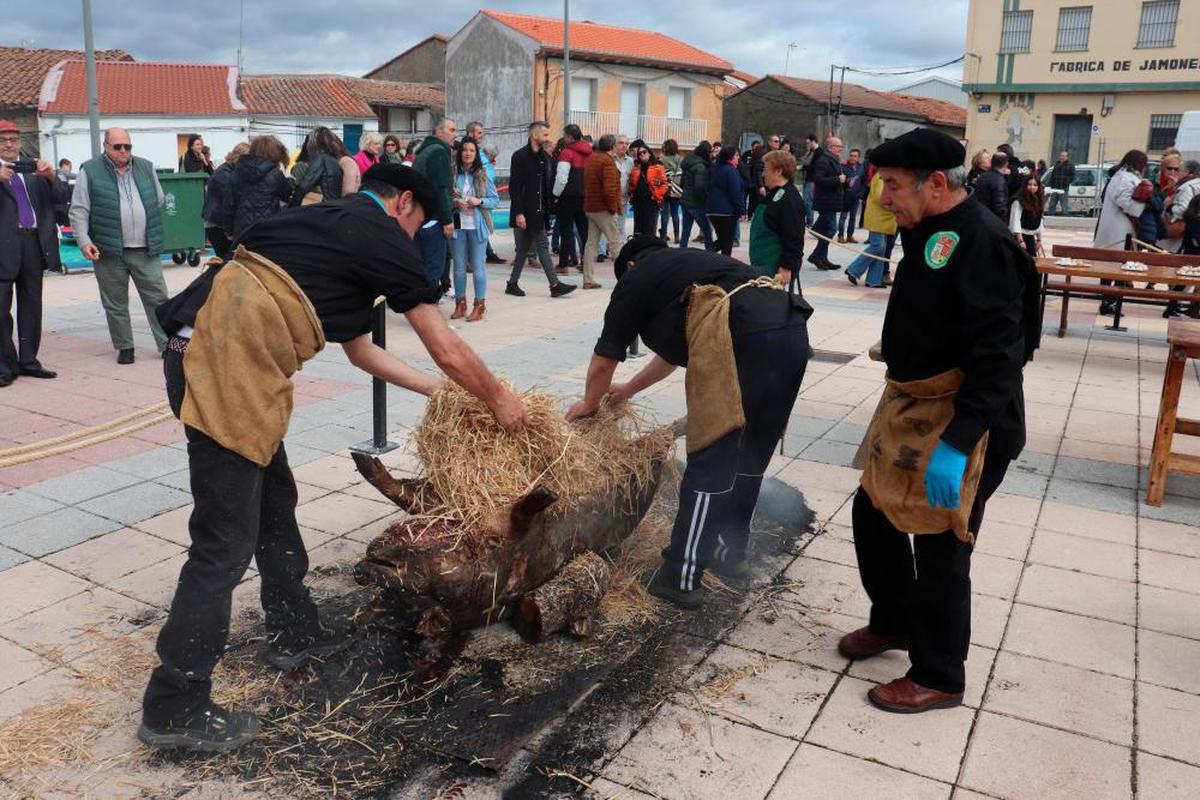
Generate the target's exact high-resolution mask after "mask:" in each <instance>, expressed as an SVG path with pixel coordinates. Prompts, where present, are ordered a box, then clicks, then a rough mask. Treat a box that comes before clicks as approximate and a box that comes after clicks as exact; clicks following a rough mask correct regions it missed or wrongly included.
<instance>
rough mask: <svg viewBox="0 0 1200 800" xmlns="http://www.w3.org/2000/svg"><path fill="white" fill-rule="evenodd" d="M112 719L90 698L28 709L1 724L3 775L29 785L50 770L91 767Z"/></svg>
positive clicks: (109, 710)
mask: <svg viewBox="0 0 1200 800" xmlns="http://www.w3.org/2000/svg"><path fill="white" fill-rule="evenodd" d="M111 716H112V714H111V709H110V708H108V707H106V706H104V705H103V704H100V703H97V702H96V701H95V700H94V699H88V698H76V699H74V700H68V701H66V702H63V703H47V704H45V705H41V706H36V707H34V708H30V709H26V710H25V711H24V712H22V713H21V714H18V715H17V716H15V717H12V718H11V719H8V720H6V721H5V722H4V723H3V724H0V775H3V776H4V778H5V779H6V780H11V781H14V782H16V781H20V782H26V781H27V780H28V779H30V778H35V777H37V776H38V775H40V774H41V773H42V772H43V771H44V770H46V769H49V768H53V767H58V766H63V765H66V764H89V763H92V761H93V760H94V759H93V757H92V751H91V747H92V745H93V744H94V743H95V739H96V737H97V736H98V734H99V732H100V730H101V729H102V728H103V727H104V725H105V723H106V722H107V721H109V720H110V719H111Z"/></svg>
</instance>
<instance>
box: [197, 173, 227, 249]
mask: <svg viewBox="0 0 1200 800" xmlns="http://www.w3.org/2000/svg"><path fill="white" fill-rule="evenodd" d="M232 180H233V164H229V163H222V164H221V166H219V167H217V168H216V170H215V171H214V172H213V174H212V177H211V178H209V179H208V186H207V188H206V189H205V192H204V210H203V211H202V212H201V213H200V216H201V217H202V218H203V219H204V222H205V224H207V225H209V226H210V227H213V228H220V229H221V230H223V231H225V232H226V233H229V231H231V230H233V197H232V196H231V195H230V192H229V184H230V182H231V181H232Z"/></svg>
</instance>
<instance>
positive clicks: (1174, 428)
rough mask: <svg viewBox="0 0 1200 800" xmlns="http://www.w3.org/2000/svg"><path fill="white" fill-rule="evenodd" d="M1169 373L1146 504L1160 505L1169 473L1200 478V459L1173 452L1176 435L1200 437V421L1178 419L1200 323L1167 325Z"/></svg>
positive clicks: (1199, 348)
mask: <svg viewBox="0 0 1200 800" xmlns="http://www.w3.org/2000/svg"><path fill="white" fill-rule="evenodd" d="M1167 346H1168V347H1169V348H1170V353H1169V355H1168V357H1167V371H1166V373H1164V375H1163V388H1162V398H1161V399H1160V400H1159V406H1158V424H1157V425H1155V426H1154V449H1153V450H1152V451H1151V453H1150V482H1149V484H1148V485H1147V487H1146V502H1147V503H1149V504H1150V505H1152V506H1161V505H1162V501H1163V493H1164V492H1165V491H1166V490H1167V473H1169V472H1185V473H1188V474H1191V475H1200V456H1189V455H1185V454H1183V453H1172V452H1171V441H1172V439H1173V438H1174V437H1175V434H1177V433H1179V434H1182V435H1184V436H1200V420H1195V419H1184V418H1181V417H1179V416H1178V414H1177V412H1178V409H1179V393H1180V390H1181V389H1182V387H1183V375H1184V372H1186V371H1187V360H1188V359H1189V358H1200V321H1197V320H1191V319H1173V320H1171V322H1170V324H1169V325H1167Z"/></svg>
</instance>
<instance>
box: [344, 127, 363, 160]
mask: <svg viewBox="0 0 1200 800" xmlns="http://www.w3.org/2000/svg"><path fill="white" fill-rule="evenodd" d="M362 135H363V126H362V125H360V124H358V123H349V122H347V123H346V124H345V125H343V126H342V144H344V145H346V149H347V150H349V151H350V155H355V154H356V153H358V141H359V139H361V138H362Z"/></svg>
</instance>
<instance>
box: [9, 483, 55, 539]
mask: <svg viewBox="0 0 1200 800" xmlns="http://www.w3.org/2000/svg"><path fill="white" fill-rule="evenodd" d="M62 507H63V505H62V503H59V502H56V501H54V500H51V499H49V498H48V497H42V496H41V495H38V494H34V493H33V492H30V491H27V490H25V489H13V490H12V491H10V492H5V493H4V494H0V530H3V529H6V528H9V527H11V526H13V525H16V524H17V523H19V522H24V521H25V520H27V519H33V518H34V517H40V516H41V515H42V514H49V513H50V512H51V511H57V510H58V509H60V508H62Z"/></svg>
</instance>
